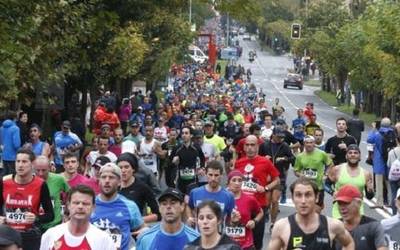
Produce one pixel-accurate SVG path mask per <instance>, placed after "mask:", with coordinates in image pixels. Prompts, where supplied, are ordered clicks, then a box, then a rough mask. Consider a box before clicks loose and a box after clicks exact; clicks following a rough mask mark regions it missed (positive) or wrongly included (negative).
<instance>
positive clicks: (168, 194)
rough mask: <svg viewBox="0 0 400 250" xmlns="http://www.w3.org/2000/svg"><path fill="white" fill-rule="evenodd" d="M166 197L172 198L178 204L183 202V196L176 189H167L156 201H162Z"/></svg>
mask: <svg viewBox="0 0 400 250" xmlns="http://www.w3.org/2000/svg"><path fill="white" fill-rule="evenodd" d="M167 197H173V198H175V199H177V200H178V201H180V202H183V201H184V196H183V194H182V193H181V191H179V190H178V189H176V188H167V189H166V190H165V191H164V192H162V193H161V195H160V197H158V201H162V200H164V199H165V198H167Z"/></svg>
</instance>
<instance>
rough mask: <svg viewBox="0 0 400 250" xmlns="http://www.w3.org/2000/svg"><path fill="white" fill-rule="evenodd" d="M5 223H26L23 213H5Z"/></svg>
mask: <svg viewBox="0 0 400 250" xmlns="http://www.w3.org/2000/svg"><path fill="white" fill-rule="evenodd" d="M6 221H7V223H8V224H22V223H26V220H25V213H24V212H19V211H16V212H6Z"/></svg>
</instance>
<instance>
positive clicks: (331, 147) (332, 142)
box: [325, 135, 357, 165]
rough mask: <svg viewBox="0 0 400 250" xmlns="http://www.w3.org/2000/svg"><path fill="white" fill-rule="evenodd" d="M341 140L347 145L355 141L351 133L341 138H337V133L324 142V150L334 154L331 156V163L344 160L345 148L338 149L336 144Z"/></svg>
mask: <svg viewBox="0 0 400 250" xmlns="http://www.w3.org/2000/svg"><path fill="white" fill-rule="evenodd" d="M342 142H344V143H345V144H346V145H347V146H349V145H351V144H356V143H357V142H356V139H355V138H354V137H353V136H351V135H346V136H345V137H343V138H339V137H337V135H335V136H332V137H331V138H329V139H328V141H327V142H326V144H325V152H327V153H329V154H333V155H335V157H334V158H333V163H334V164H335V165H339V164H341V163H344V162H346V149H340V148H339V146H338V145H339V144H341V143H342Z"/></svg>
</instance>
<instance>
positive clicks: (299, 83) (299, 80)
mask: <svg viewBox="0 0 400 250" xmlns="http://www.w3.org/2000/svg"><path fill="white" fill-rule="evenodd" d="M303 84H304V81H303V77H302V76H301V75H300V74H294V73H288V74H287V75H286V77H285V79H284V80H283V87H284V88H285V89H286V88H287V87H288V86H292V87H297V88H299V89H303Z"/></svg>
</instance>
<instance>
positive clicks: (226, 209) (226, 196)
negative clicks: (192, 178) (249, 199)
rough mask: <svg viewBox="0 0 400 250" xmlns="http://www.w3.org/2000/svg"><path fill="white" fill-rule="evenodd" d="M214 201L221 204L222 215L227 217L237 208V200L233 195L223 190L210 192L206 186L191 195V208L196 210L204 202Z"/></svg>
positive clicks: (193, 191)
mask: <svg viewBox="0 0 400 250" xmlns="http://www.w3.org/2000/svg"><path fill="white" fill-rule="evenodd" d="M205 200H213V201H215V202H217V203H218V204H219V206H220V207H221V210H222V213H223V215H224V217H225V216H230V215H231V213H232V210H233V208H234V207H235V198H234V197H233V194H232V193H231V192H229V191H227V190H226V189H224V188H222V187H221V189H220V190H219V191H218V192H209V191H207V189H206V185H205V186H201V187H198V188H195V189H193V190H192V191H191V192H190V195H189V207H190V208H191V209H194V208H196V207H197V206H198V205H199V204H200V203H201V202H202V201H205Z"/></svg>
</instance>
